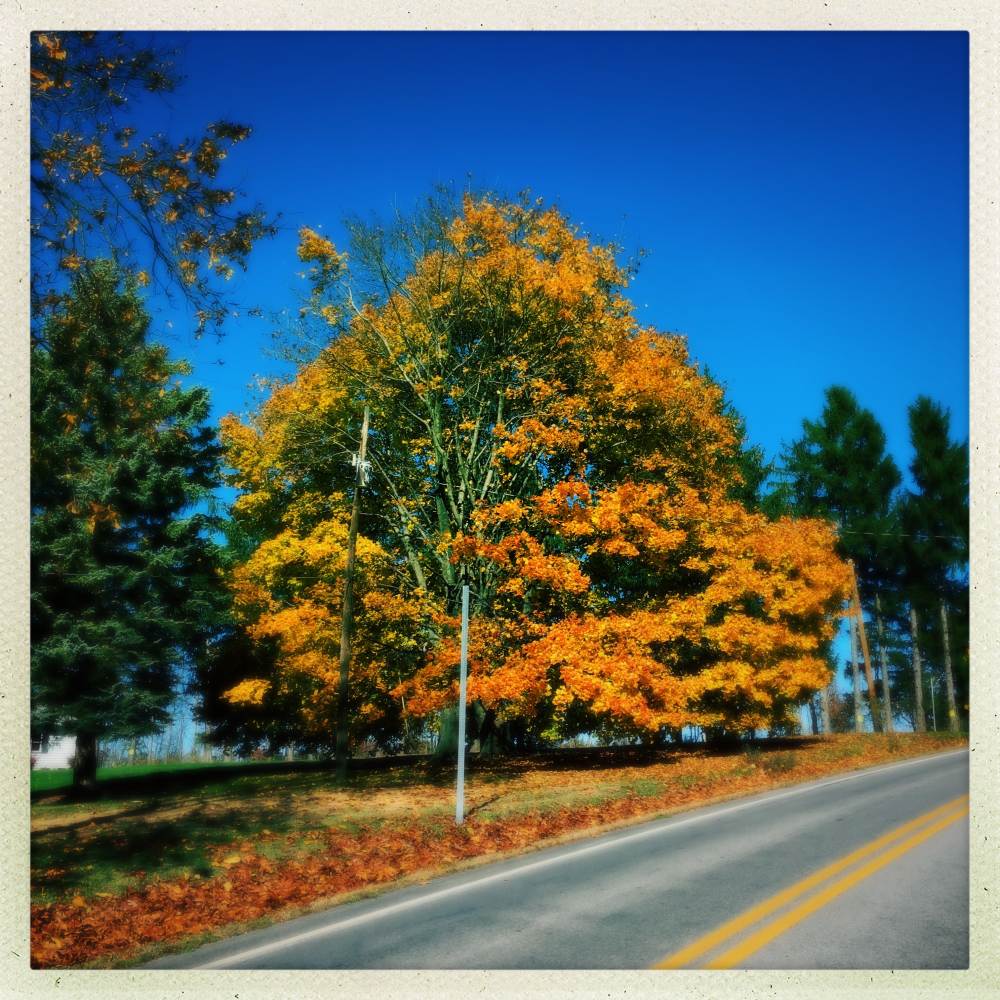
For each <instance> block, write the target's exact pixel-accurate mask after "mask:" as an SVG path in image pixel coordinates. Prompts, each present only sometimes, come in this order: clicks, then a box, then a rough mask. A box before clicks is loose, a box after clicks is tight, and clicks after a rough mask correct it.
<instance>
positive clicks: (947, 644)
mask: <svg viewBox="0 0 1000 1000" xmlns="http://www.w3.org/2000/svg"><path fill="white" fill-rule="evenodd" d="M941 631H942V633H943V637H944V684H945V691H946V692H947V694H948V729H949V730H951V732H953V733H957V732H958V731H959V730H960V729H961V725H960V723H959V721H958V705H957V704H956V703H955V674H954V673H953V672H952V669H951V640H950V638H949V636H948V612H947V610H946V608H945V606H944V599H943V598H942V600H941Z"/></svg>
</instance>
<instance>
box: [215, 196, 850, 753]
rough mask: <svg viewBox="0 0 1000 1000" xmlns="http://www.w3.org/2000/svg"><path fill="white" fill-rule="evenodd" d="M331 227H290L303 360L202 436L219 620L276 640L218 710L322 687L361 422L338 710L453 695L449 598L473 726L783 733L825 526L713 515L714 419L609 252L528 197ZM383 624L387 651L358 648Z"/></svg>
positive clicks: (736, 474)
mask: <svg viewBox="0 0 1000 1000" xmlns="http://www.w3.org/2000/svg"><path fill="white" fill-rule="evenodd" d="M351 233H352V242H351V245H350V247H349V248H348V251H347V252H346V253H343V252H341V251H339V250H338V249H337V248H336V247H335V246H334V245H333V244H332V243H331V242H330V241H329V240H327V239H326V238H324V237H322V236H321V235H320V234H318V233H317V232H315V231H312V230H309V229H304V230H303V231H302V233H301V241H300V247H299V256H300V258H301V259H302V260H303V261H304V262H306V263H307V264H308V265H309V267H310V274H309V277H310V288H311V295H310V298H309V301H308V304H307V307H306V308H307V309H308V311H309V312H310V313H311V314H312V315H314V316H316V317H318V318H319V319H320V320H321V321H322V322H323V323H324V324H325V327H326V331H327V332H326V338H325V342H324V343H323V344H322V346H321V347H320V349H319V350H318V352H317V353H316V354H315V356H314V357H313V358H312V359H311V360H309V361H308V362H307V363H305V364H304V365H303V367H302V368H301V369H300V371H299V373H298V375H297V376H296V377H295V378H294V380H292V381H291V382H290V383H288V384H285V385H281V386H279V387H276V388H275V390H274V392H273V393H272V395H271V396H270V398H269V399H268V400H267V401H266V402H265V403H264V404H263V406H262V407H261V408H260V410H259V411H258V412H257V413H256V414H255V415H254V416H253V417H252V419H251V420H250V421H249V422H241V421H239V420H237V419H235V418H229V419H227V420H226V421H224V424H223V438H224V442H225V444H226V447H227V456H228V461H229V463H230V465H231V469H232V471H231V479H230V481H231V483H232V484H233V485H235V486H236V487H238V488H239V489H240V491H241V495H240V496H239V498H238V499H237V501H236V503H235V505H234V516H235V518H237V519H238V520H239V521H240V522H241V523H242V524H245V525H247V528H246V530H247V532H248V533H250V534H253V533H254V532H256V535H257V537H258V539H259V547H258V548H257V550H256V551H255V552H254V553H253V554H252V555H251V556H250V557H249V558H248V559H247V560H246V561H245V562H244V563H243V564H242V565H241V566H240V567H239V568H237V569H236V571H235V572H234V574H233V585H234V587H235V592H236V595H237V601H238V602H241V606H242V607H244V608H245V611H246V617H245V622H246V625H247V627H248V628H249V629H250V630H251V631H252V632H257V633H260V634H265V633H268V632H269V630H271V629H272V628H273V627H274V623H275V621H276V620H277V619H278V618H282V619H283V620H285V621H287V622H289V623H291V622H293V621H294V622H295V623H296V625H295V627H294V628H293V627H291V624H290V627H289V628H288V629H285V628H281V629H280V630H279V631H281V632H282V634H283V635H284V636H286V637H290V636H293V635H294V634H295V632H296V631H297V630H299V631H301V634H302V636H303V642H299V641H297V640H294V639H289V638H286V639H282V640H280V642H281V643H282V644H283V655H282V656H281V657H280V658H279V667H278V671H277V674H276V676H274V677H254V678H247V680H246V682H245V684H244V685H243V686H242V687H240V686H237V687H236V688H234V690H233V691H232V692H231V696H232V697H233V698H234V699H237V700H238V699H241V698H256V697H263V695H264V692H265V691H266V690H268V689H269V688H270V687H271V686H272V685H275V684H277V685H281V684H285V683H288V682H289V679H290V678H291V677H296V676H301V675H302V674H303V673H304V672H305V673H310V674H311V675H312V677H313V679H314V681H315V682H316V685H317V694H316V700H314V702H313V703H312V704H310V705H308V706H304V710H305V711H306V713H307V714H308V713H309V712H312V711H314V710H315V707H316V706H317V705H320V704H322V700H323V695H322V693H321V692H324V691H325V692H326V693H327V696H328V695H329V691H330V686H329V677H327V674H329V675H332V669H333V667H334V664H335V660H336V655H335V652H336V651H335V650H334V649H333V648H332V640H333V636H332V631H333V630H332V628H331V627H330V622H332V621H335V620H336V619H337V616H338V614H339V601H340V589H339V587H338V586H337V585H335V583H336V581H337V576H338V573H339V566H340V560H342V558H343V556H342V553H343V539H344V533H345V525H346V520H347V504H346V497H345V492H346V489H347V486H348V484H349V483H350V481H351V475H352V473H351V469H350V464H349V462H348V461H347V458H348V456H349V454H350V452H351V451H352V450H353V448H354V445H353V442H352V436H354V435H356V434H357V425H358V418H359V415H360V411H361V408H362V406H363V405H367V406H369V407H370V409H371V414H372V428H373V429H372V434H371V440H370V444H369V457H370V459H371V462H372V480H371V484H370V487H369V488H368V490H367V492H366V495H365V508H364V509H365V517H364V520H363V526H362V532H363V535H364V538H363V540H362V542H361V544H360V545H359V552H360V554H361V562H362V565H363V566H364V570H363V573H362V576H363V583H362V588H361V589H362V595H361V597H360V611H359V615H358V620H357V625H358V634H359V636H360V637H361V642H360V646H359V650H358V656H357V659H356V670H357V672H358V673H359V675H360V676H363V677H370V678H371V680H372V682H374V683H369V684H367V687H366V690H368V691H370V692H371V695H370V698H369V700H368V701H367V702H366V703H365V704H364V705H363V706H362V707H361V708H360V709H359V710H360V711H361V712H362V714H364V713H365V712H368V713H369V714H370V715H372V716H373V717H374V716H376V715H379V714H384V713H385V711H386V709H385V708H384V707H379V706H380V705H384V704H385V698H386V697H389V698H393V697H395V698H397V699H399V700H400V703H401V704H402V705H404V706H405V708H404V711H405V713H406V714H407V715H410V716H416V717H421V716H427V715H428V714H430V713H433V712H435V711H436V710H438V709H440V708H441V707H443V706H445V705H447V704H449V703H451V704H453V703H454V701H455V698H456V696H457V684H456V682H455V666H456V661H457V643H456V642H455V637H454V632H455V628H456V618H455V615H456V613H457V610H458V595H459V591H460V587H461V585H462V583H468V584H469V585H470V586H471V588H472V592H473V617H474V620H475V626H474V631H473V642H472V650H471V677H470V685H469V690H470V699H472V700H474V701H475V702H476V703H477V705H478V706H479V707H480V708H481V709H482V710H483V711H484V712H485V719H486V721H485V723H484V727H485V729H487V730H488V729H489V728H490V726H497V725H502V724H503V723H504V722H505V721H506V722H515V721H516V722H518V723H519V724H522V725H525V726H527V727H529V728H530V729H531V730H532V731H534V732H536V733H539V734H540V733H550V734H560V733H562V734H564V733H569V732H573V731H577V732H578V731H581V730H585V729H586V730H589V731H598V730H606V731H607V732H608V733H618V734H631V735H644V736H646V737H648V738H652V737H655V736H656V735H657V734H659V733H661V732H662V731H664V730H665V729H668V728H673V729H676V728H679V727H681V726H683V725H685V724H688V723H698V724H701V725H705V726H709V727H719V728H727V729H739V728H750V727H753V726H760V725H771V724H779V723H784V722H786V721H787V720H788V717H789V712H790V711H791V709H792V707H793V706H794V705H796V704H797V703H798V702H799V701H801V700H802V699H803V698H804V697H806V696H807V695H808V693H809V692H811V691H812V690H815V689H816V688H818V687H821V686H822V685H824V684H825V683H826V682H827V680H828V670H827V667H826V664H825V662H824V660H823V657H822V655H821V653H820V645H821V643H822V641H823V639H824V637H827V636H828V635H829V634H830V633H831V629H832V622H831V618H830V613H831V611H832V609H833V608H834V607H835V606H836V605H837V604H838V602H839V601H840V599H841V596H842V594H843V592H844V587H845V586H846V579H847V578H846V576H845V572H844V566H843V564H842V563H841V562H840V561H839V560H838V559H837V558H836V556H835V555H834V552H833V543H834V537H833V534H832V532H831V530H830V528H829V526H828V525H826V524H824V523H822V522H819V521H814V520H808V519H804V520H798V521H792V520H790V519H788V518H781V519H777V520H775V521H769V520H768V519H767V518H765V517H764V516H763V515H760V514H753V513H750V512H749V511H748V510H747V509H746V507H745V506H743V504H741V503H740V502H739V500H738V499H737V497H738V495H739V491H740V489H741V488H742V487H744V486H745V483H744V480H743V477H742V473H741V470H742V469H744V468H746V467H747V456H746V453H745V451H744V449H743V447H742V438H743V432H742V425H741V423H740V421H739V419H738V417H737V415H736V414H735V413H734V412H733V411H732V408H731V407H730V406H729V405H728V404H727V402H726V400H725V398H724V393H723V391H722V389H721V388H720V387H719V386H718V385H717V384H716V383H715V382H714V381H713V380H712V379H711V378H710V377H708V376H707V375H706V374H705V373H704V372H703V371H702V370H700V369H699V368H698V366H697V365H696V364H695V363H694V362H693V361H692V360H691V358H690V356H689V354H688V350H687V346H686V343H685V341H684V339H683V338H682V337H680V336H677V335H673V334H668V333H664V332H662V331H658V330H655V329H653V328H648V327H643V326H641V325H640V324H639V322H638V321H637V319H636V317H635V314H634V310H633V306H632V304H631V302H630V301H629V299H628V298H627V295H626V289H627V286H628V283H629V280H630V272H629V270H628V269H627V268H625V267H623V266H622V265H620V264H619V263H618V260H617V255H616V248H615V247H612V246H603V245H599V244H595V243H592V242H591V241H590V240H589V239H588V238H587V237H586V235H585V234H583V233H581V232H580V231H579V229H578V228H576V227H574V226H573V225H571V224H570V223H569V221H568V220H567V219H566V218H565V217H564V216H563V215H562V214H561V213H560V212H558V211H557V210H555V209H553V208H549V207H546V206H544V205H542V204H541V203H540V202H535V201H530V200H528V199H527V198H521V199H517V200H503V199H500V198H497V197H492V196H481V197H474V196H466V197H464V198H463V199H462V200H461V202H460V203H456V202H454V201H449V199H447V198H443V199H432V200H431V201H430V202H429V203H428V205H427V207H426V209H425V210H424V211H423V212H421V213H419V214H418V215H417V216H415V217H414V218H411V219H409V220H404V221H403V222H402V223H401V224H399V225H398V226H395V227H392V228H383V227H380V226H365V225H361V224H358V223H355V224H353V225H352V227H351ZM755 486H756V484H751V488H753V487H755ZM292 580H294V586H292V585H291V582H292ZM390 596H391V598H392V599H391V600H390ZM306 623H307V624H306ZM302 625H304V627H302V628H301V629H300V628H299V626H302ZM387 629H388V630H390V631H391V633H393V634H396V635H398V636H399V637H400V639H399V640H398V641H393V642H392V643H390V644H389V645H390V646H391V650H388V651H386V650H379V649H376V648H375V646H376V642H375V638H374V637H375V636H376V635H378V634H381V635H385V633H386V630H387ZM390 660H391V661H392V666H391V667H390V666H389V661H390ZM379 685H381V686H379ZM376 689H377V690H378V695H377V696H376V693H375V692H376ZM316 721H318V719H317V720H316Z"/></svg>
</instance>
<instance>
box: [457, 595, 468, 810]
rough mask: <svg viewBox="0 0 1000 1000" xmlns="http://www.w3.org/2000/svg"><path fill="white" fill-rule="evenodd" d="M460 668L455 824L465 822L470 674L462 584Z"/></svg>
mask: <svg viewBox="0 0 1000 1000" xmlns="http://www.w3.org/2000/svg"><path fill="white" fill-rule="evenodd" d="M461 650H462V651H461V655H460V659H459V666H458V775H457V778H456V780H455V823H456V824H457V825H458V826H461V825H462V823H463V821H464V820H465V681H466V676H467V674H468V672H469V585H468V584H467V583H465V584H462V647H461Z"/></svg>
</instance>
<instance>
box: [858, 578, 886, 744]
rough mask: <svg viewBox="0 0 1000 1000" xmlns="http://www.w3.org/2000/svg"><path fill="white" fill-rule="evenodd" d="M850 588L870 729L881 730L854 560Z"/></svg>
mask: <svg viewBox="0 0 1000 1000" xmlns="http://www.w3.org/2000/svg"><path fill="white" fill-rule="evenodd" d="M850 566H851V586H852V588H853V590H854V610H855V612H856V613H857V616H858V632H859V633H860V635H861V655H862V656H863V657H864V658H865V677H866V679H867V680H868V708H869V709H870V710H871V713H872V728H873V729H875V730H878V729H879V728H881V712H880V711H879V707H878V695H876V693H875V677H874V675H873V674H872V660H871V656H870V655H869V653H868V634H867V632H866V631H865V618H864V615H863V614H862V613H861V598H860V597H859V596H858V574H857V573H856V572H855V569H854V560H853V559H852V560H851V561H850Z"/></svg>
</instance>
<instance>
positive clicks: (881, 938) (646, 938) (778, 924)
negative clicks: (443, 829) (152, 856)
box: [150, 750, 969, 969]
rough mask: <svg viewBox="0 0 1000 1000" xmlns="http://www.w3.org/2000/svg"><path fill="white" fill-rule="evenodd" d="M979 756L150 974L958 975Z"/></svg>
mask: <svg viewBox="0 0 1000 1000" xmlns="http://www.w3.org/2000/svg"><path fill="white" fill-rule="evenodd" d="M967 810H968V755H967V753H966V751H964V750H961V751H952V752H949V753H943V754H937V755H935V756H933V757H924V758H920V759H917V760H910V761H905V762H902V763H897V764H892V765H888V766H884V767H879V768H873V769H870V770H866V771H860V772H854V773H852V774H847V775H840V776H839V777H833V778H826V779H823V780H820V781H816V782H810V783H809V784H805V785H795V786H792V787H789V788H786V789H783V790H781V791H777V792H770V793H765V794H763V795H756V796H753V797H750V798H745V799H736V800H733V801H731V802H728V803H724V804H722V805H716V806H710V807H706V808H703V809H698V810H694V811H691V812H686V813H683V814H680V815H678V816H674V817H672V818H670V819H665V820H657V821H653V822H650V823H645V824H642V825H639V826H633V827H629V828H628V829H627V830H624V831H619V832H617V833H614V834H609V835H606V836H603V837H599V838H594V839H590V840H585V841H578V842H577V843H575V844H570V845H565V846H562V847H554V848H549V849H546V850H543V851H538V852H535V853H532V854H529V855H527V856H522V857H520V858H517V859H513V860H510V861H504V862H501V863H498V864H492V865H488V866H484V867H481V868H477V869H475V870H472V871H467V872H464V873H461V874H457V875H450V876H444V877H442V878H438V879H435V880H433V881H431V882H429V883H427V884H426V885H422V886H414V887H411V888H407V889H401V890H397V891H393V892H387V893H384V894H382V895H380V896H379V897H377V898H375V899H370V900H364V901H361V902H357V903H351V904H347V905H344V906H339V907H336V908H334V909H330V910H326V911H324V912H322V913H315V914H310V915H309V916H307V917H302V918H298V919H295V920H290V921H287V922H285V923H282V924H278V925H275V926H273V927H269V928H266V929H264V930H260V931H254V932H252V933H249V934H244V935H241V936H239V937H236V938H231V939H229V940H227V941H223V942H216V943H214V944H210V945H206V946H205V947H203V948H200V949H199V950H197V951H192V952H188V953H186V954H181V955H174V956H169V957H167V958H162V959H159V960H158V961H156V962H153V963H151V965H150V967H151V968H157V967H158V968H200V969H641V968H649V967H653V966H659V967H663V968H671V967H674V968H706V967H709V968H764V969H847V968H863V969H959V968H965V967H967V966H968V952H969V945H968V938H969V874H968V872H969V849H968V847H969V842H968V815H967Z"/></svg>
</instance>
